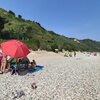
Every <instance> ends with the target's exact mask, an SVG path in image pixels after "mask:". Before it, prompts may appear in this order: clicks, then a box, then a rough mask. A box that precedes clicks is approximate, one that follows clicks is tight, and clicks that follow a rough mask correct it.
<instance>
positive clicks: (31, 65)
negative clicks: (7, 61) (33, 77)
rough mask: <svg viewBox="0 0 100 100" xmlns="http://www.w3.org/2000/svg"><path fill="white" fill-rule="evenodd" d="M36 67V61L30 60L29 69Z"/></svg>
mask: <svg viewBox="0 0 100 100" xmlns="http://www.w3.org/2000/svg"><path fill="white" fill-rule="evenodd" d="M35 68H36V61H35V60H33V61H32V62H30V64H29V69H35Z"/></svg>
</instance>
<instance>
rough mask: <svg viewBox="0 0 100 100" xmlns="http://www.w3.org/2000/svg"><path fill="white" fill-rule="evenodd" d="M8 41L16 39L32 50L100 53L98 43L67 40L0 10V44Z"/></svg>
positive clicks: (31, 22)
mask: <svg viewBox="0 0 100 100" xmlns="http://www.w3.org/2000/svg"><path fill="white" fill-rule="evenodd" d="M10 39H18V40H20V41H22V42H24V43H26V44H27V45H28V46H29V47H30V48H31V49H33V50H37V49H42V50H48V51H51V50H52V51H54V50H55V49H59V50H62V49H65V50H69V51H71V50H76V51H99V52H100V42H97V41H93V40H90V39H85V40H78V39H73V38H68V37H65V36H62V35H59V34H57V33H55V32H53V31H47V30H46V29H45V28H43V27H42V26H41V25H40V23H38V22H35V21H30V20H25V19H23V18H22V16H21V15H18V16H16V15H15V13H14V12H12V11H11V10H10V11H6V10H4V9H2V8H0V42H2V41H6V40H10Z"/></svg>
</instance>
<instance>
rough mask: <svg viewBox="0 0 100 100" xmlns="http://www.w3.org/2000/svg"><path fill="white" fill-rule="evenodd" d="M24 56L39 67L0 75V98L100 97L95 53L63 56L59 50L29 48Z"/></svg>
mask: <svg viewBox="0 0 100 100" xmlns="http://www.w3.org/2000/svg"><path fill="white" fill-rule="evenodd" d="M28 58H29V59H30V61H31V60H33V59H35V61H36V63H37V65H39V66H43V69H42V70H39V71H37V72H31V73H30V72H26V73H25V74H23V75H11V73H10V72H8V73H4V74H2V75H0V100H100V54H99V53H98V55H97V56H93V55H89V54H87V53H77V55H76V57H64V54H63V53H53V52H47V51H31V53H30V54H29V55H28ZM32 83H36V86H37V88H35V89H33V88H32V87H31V84H32Z"/></svg>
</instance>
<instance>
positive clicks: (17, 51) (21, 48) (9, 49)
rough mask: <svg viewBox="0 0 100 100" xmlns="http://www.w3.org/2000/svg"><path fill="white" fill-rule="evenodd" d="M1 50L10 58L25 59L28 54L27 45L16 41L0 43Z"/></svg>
mask: <svg viewBox="0 0 100 100" xmlns="http://www.w3.org/2000/svg"><path fill="white" fill-rule="evenodd" d="M1 49H2V52H3V53H4V54H6V55H8V56H10V57H11V58H25V57H26V56H27V55H28V54H29V53H30V51H29V48H28V47H27V45H26V44H24V43H22V42H20V41H18V40H9V41H7V42H3V43H1Z"/></svg>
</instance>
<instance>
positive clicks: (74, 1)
mask: <svg viewBox="0 0 100 100" xmlns="http://www.w3.org/2000/svg"><path fill="white" fill-rule="evenodd" d="M0 8H3V9H5V10H7V11H9V10H11V11H13V12H14V13H15V14H16V16H18V15H21V16H22V17H23V18H24V19H27V20H32V21H36V22H39V23H40V24H41V25H42V26H43V27H44V28H45V29H47V30H49V31H54V32H55V33H58V34H60V35H64V36H66V37H71V38H77V39H93V40H96V41H100V0H0Z"/></svg>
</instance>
